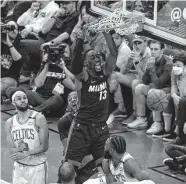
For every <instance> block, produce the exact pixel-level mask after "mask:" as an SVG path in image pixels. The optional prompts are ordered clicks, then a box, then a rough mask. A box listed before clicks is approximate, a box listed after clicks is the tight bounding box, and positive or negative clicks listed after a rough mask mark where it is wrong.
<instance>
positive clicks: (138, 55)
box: [116, 35, 150, 123]
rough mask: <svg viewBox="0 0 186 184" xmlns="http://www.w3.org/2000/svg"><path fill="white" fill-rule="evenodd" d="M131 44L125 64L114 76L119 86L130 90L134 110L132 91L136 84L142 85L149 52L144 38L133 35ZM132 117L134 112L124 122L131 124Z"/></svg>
mask: <svg viewBox="0 0 186 184" xmlns="http://www.w3.org/2000/svg"><path fill="white" fill-rule="evenodd" d="M132 43H133V51H132V52H131V53H130V52H129V49H128V54H126V55H125V57H126V62H125V63H122V66H121V69H120V72H116V74H117V78H118V81H119V83H120V84H122V85H124V86H127V87H129V88H132V93H133V104H134V105H133V106H134V110H135V95H134V89H135V87H136V86H137V85H138V84H140V83H142V76H143V74H144V73H145V69H146V63H147V61H148V59H149V58H150V50H149V48H148V47H147V38H146V37H144V36H137V35H135V37H134V39H133V41H132ZM129 54H130V56H129ZM124 93H125V92H124ZM134 117H135V111H134V113H133V114H132V115H131V116H130V117H129V118H128V119H127V120H126V121H124V122H125V123H127V122H131V121H132V120H133V119H134Z"/></svg>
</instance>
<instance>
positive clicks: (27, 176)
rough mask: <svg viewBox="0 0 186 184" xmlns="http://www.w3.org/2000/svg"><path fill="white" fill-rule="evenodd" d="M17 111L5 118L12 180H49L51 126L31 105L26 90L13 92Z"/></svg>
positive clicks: (29, 183)
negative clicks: (12, 165)
mask: <svg viewBox="0 0 186 184" xmlns="http://www.w3.org/2000/svg"><path fill="white" fill-rule="evenodd" d="M11 99H12V104H13V105H14V106H15V107H16V110H17V113H16V114H15V115H14V116H13V117H11V118H9V119H8V120H7V122H6V134H7V142H8V145H9V148H10V158H11V159H12V160H13V161H14V170H13V177H12V180H13V181H12V183H13V184H47V175H48V171H47V170H48V169H47V157H46V155H45V152H46V151H47V150H48V139H49V137H48V135H49V133H48V126H47V122H46V119H45V117H44V116H43V115H42V114H40V113H38V112H36V111H34V110H31V109H29V106H28V99H27V95H26V92H25V91H24V90H22V89H18V90H16V91H14V92H13V94H12V95H11Z"/></svg>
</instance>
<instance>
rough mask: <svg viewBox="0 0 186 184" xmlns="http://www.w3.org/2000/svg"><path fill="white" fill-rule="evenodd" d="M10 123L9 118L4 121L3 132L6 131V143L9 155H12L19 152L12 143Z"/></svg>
mask: <svg viewBox="0 0 186 184" xmlns="http://www.w3.org/2000/svg"><path fill="white" fill-rule="evenodd" d="M11 123H12V120H11V118H9V119H8V120H7V121H6V124H5V131H6V136H7V143H8V147H9V151H10V154H13V153H17V152H20V151H21V150H20V149H19V148H16V147H15V145H14V143H13V141H12V137H11Z"/></svg>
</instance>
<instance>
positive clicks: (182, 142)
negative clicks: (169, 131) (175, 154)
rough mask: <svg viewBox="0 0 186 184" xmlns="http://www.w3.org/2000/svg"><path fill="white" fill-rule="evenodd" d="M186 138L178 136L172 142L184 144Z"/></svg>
mask: <svg viewBox="0 0 186 184" xmlns="http://www.w3.org/2000/svg"><path fill="white" fill-rule="evenodd" d="M185 143H186V142H185V138H184V137H179V136H177V137H176V139H175V140H173V142H172V144H177V145H183V144H185Z"/></svg>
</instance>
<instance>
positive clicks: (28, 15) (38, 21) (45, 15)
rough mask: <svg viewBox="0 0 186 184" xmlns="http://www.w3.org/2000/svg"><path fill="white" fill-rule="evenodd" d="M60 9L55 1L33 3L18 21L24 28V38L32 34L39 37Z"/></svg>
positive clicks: (22, 34)
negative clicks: (46, 24) (44, 26)
mask: <svg viewBox="0 0 186 184" xmlns="http://www.w3.org/2000/svg"><path fill="white" fill-rule="evenodd" d="M58 9H59V6H58V5H57V4H56V3H55V2H54V1H49V0H47V1H39V2H38V1H36V2H33V3H32V5H31V7H30V8H29V9H28V10H27V11H26V12H25V13H24V14H23V15H21V16H20V17H19V18H18V20H17V23H18V25H19V26H23V27H24V29H23V30H22V32H21V36H22V38H27V37H28V36H29V35H30V34H31V35H36V37H38V36H37V33H39V32H40V31H41V29H42V27H43V25H44V24H45V23H46V22H47V21H48V20H49V19H50V18H51V17H52V16H53V15H54V14H55V13H56V12H57V11H58Z"/></svg>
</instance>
